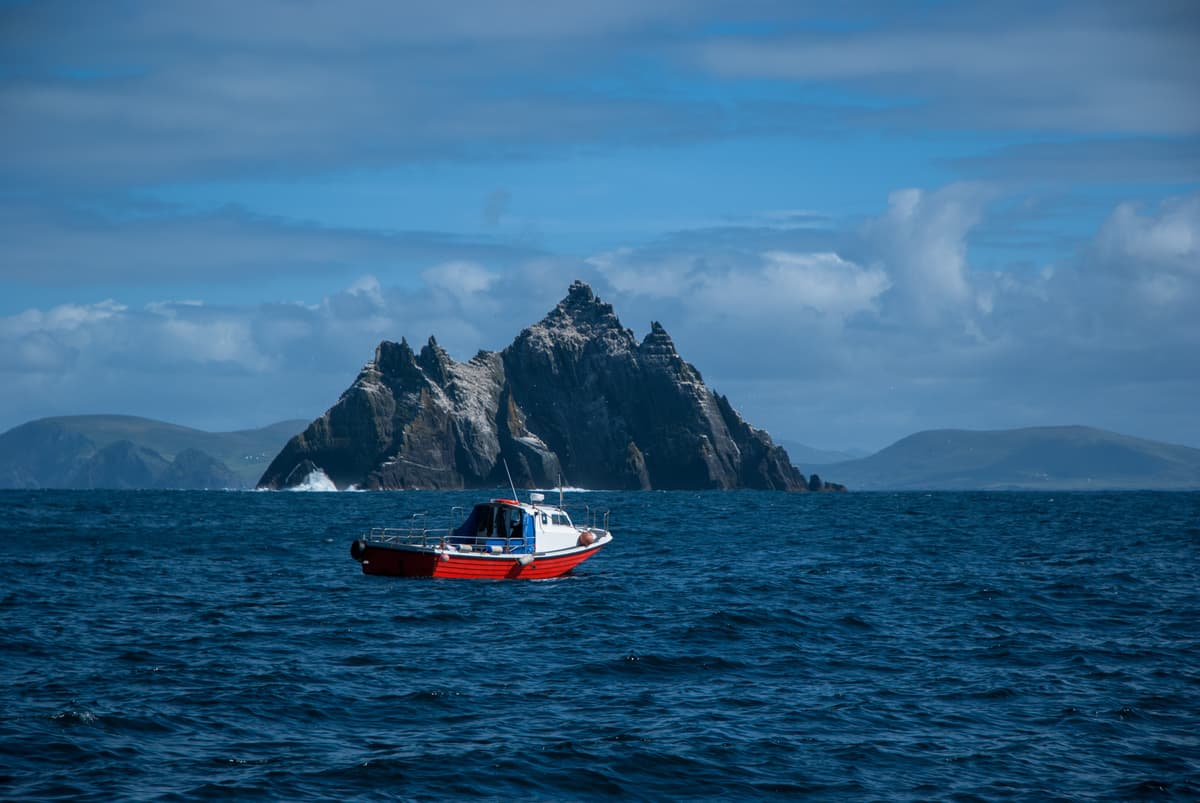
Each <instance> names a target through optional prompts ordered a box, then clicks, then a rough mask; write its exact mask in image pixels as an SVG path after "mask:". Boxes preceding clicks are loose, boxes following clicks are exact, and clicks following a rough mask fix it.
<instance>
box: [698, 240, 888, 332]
mask: <svg viewBox="0 0 1200 803" xmlns="http://www.w3.org/2000/svg"><path fill="white" fill-rule="evenodd" d="M889 285H890V282H889V280H888V278H887V276H886V275H885V274H884V273H883V271H881V270H879V269H877V268H863V267H861V266H859V265H856V264H854V263H853V262H849V261H847V260H845V259H842V258H841V257H840V256H838V255H837V254H833V253H815V254H803V253H790V252H786V251H770V252H767V253H765V254H763V255H762V265H761V266H760V267H758V268H756V269H752V270H731V271H728V272H723V273H718V274H711V275H708V276H705V277H704V278H703V279H702V280H701V281H700V282H699V286H698V288H697V291H696V301H697V302H698V303H700V304H703V305H705V306H707V307H708V308H709V309H710V310H713V311H714V312H721V313H724V314H726V315H732V316H735V317H741V318H745V319H747V320H752V321H755V322H760V323H761V322H765V321H771V320H773V321H775V322H776V323H778V322H780V318H781V317H783V318H788V317H801V316H804V315H805V314H806V313H809V314H811V313H816V314H817V315H818V316H820V317H823V318H825V319H827V320H830V321H834V322H837V323H840V322H842V321H844V320H845V319H846V318H847V317H849V316H851V315H853V314H854V313H857V312H866V311H873V310H875V308H876V306H877V302H878V299H879V297H880V295H881V294H882V293H883V292H884V291H885V290H887V289H888V287H889Z"/></svg>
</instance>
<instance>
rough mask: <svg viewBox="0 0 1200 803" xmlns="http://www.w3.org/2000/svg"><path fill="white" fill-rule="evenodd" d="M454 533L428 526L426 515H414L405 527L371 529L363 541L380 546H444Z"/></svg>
mask: <svg viewBox="0 0 1200 803" xmlns="http://www.w3.org/2000/svg"><path fill="white" fill-rule="evenodd" d="M453 532H454V527H453V526H449V527H443V526H432V527H431V526H430V525H429V515H428V513H425V512H421V513H414V514H413V515H412V518H411V519H410V521H409V524H408V526H406V527H372V528H371V529H370V530H368V531H367V532H366V533H365V536H364V537H365V540H367V541H374V542H375V543H380V544H404V545H407V546H437V545H439V544H442V545H444V544H445V542H446V539H447V538H449V537H450V534H451V533H453Z"/></svg>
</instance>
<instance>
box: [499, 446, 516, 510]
mask: <svg viewBox="0 0 1200 803" xmlns="http://www.w3.org/2000/svg"><path fill="white" fill-rule="evenodd" d="M500 462H501V463H503V464H504V473H505V474H507V475H508V487H509V488H512V492H513V500H514V501H519V497H518V496H517V486H515V485H513V481H512V472H511V471H509V470H508V461H507V460H505V459H504V458H503V457H501V458H500Z"/></svg>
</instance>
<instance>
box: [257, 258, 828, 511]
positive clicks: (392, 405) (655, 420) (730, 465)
mask: <svg viewBox="0 0 1200 803" xmlns="http://www.w3.org/2000/svg"><path fill="white" fill-rule="evenodd" d="M505 463H507V465H508V468H509V470H510V471H511V473H512V479H513V481H514V482H515V483H516V484H517V485H518V486H520V487H541V488H553V487H555V486H557V485H559V484H560V483H561V484H564V485H568V486H576V487H585V488H606V489H614V490H616V489H643V490H648V489H709V488H713V489H731V488H759V489H773V490H788V491H806V490H809V489H810V484H811V483H810V482H809V481H808V480H806V479H805V478H804V476H803V475H801V474H800V472H799V471H798V470H797V469H796V468H795V467H794V466H792V464H791V461H790V460H789V459H788V455H787V453H786V452H785V451H784V450H783V449H782V448H781V447H779V446H776V445H774V444H773V443H772V442H771V438H770V436H769V435H767V433H766V432H763V431H762V430H758V429H755V428H754V427H752V426H750V425H749V424H747V423H746V422H745V421H744V420H742V418H741V416H740V415H738V413H737V412H736V411H735V410H734V409H733V407H732V406H731V405H730V403H729V400H728V399H726V398H725V397H724V396H720V395H718V394H716V393H714V392H713V391H711V390H709V388H708V387H706V386H705V384H704V380H703V379H702V378H701V376H700V373H699V371H697V370H696V369H695V368H694V367H693V366H692V365H690V364H689V363H687V362H685V361H684V360H683V359H682V358H681V357H680V356H679V354H678V353H677V352H676V350H675V345H674V343H673V342H672V341H671V338H670V336H669V335H668V334H667V332H666V330H665V329H663V327H662V326H661V325H659V324H658V323H657V322H656V323H653V324H652V325H651V328H650V333H649V334H648V335H646V337H645V338H644V339H643V340H642V341H641V342H640V343H639V342H638V341H637V339H636V338H635V337H634V334H633V332H632V331H631V330H629V329H626V328H625V327H624V326H622V325H621V322H620V320H618V318H617V316H616V314H615V313H614V311H613V308H612V305H610V304H607V303H604V302H603V301H601V300H600V299H599V298H597V297H596V295H595V293H593V292H592V289H591V288H590V287H589V286H588V285H586V284H584V283H582V282H578V281H577V282H575V283H573V284H572V285H571V287H570V289H569V291H568V293H567V296H566V298H564V299H563V300H562V301H561V302H560V303H559V304H558V306H556V307H555V308H554V309H553V310H552V311H551V312H550V313H549V314H548V315H547V316H546V317H545V318H544V319H542V321H541V322H539V323H537V324H534V325H533V326H530V327H529V328H527V329H525V330H524V331H522V332H521V333H520V334H519V335H518V336H517V338H516V340H514V341H513V343H512V344H511V345H510V346H508V348H506V349H504V350H503V351H501V352H488V351H481V352H479V353H478V354H476V355H475V356H474V357H473V358H471V359H470V360H468V361H467V362H465V363H459V362H456V361H455V360H453V359H451V357H450V356H449V355H448V354H447V353H446V352H445V351H444V350H443V349H442V348H441V347H440V346H439V345H438V344H437V341H436V340H434V339H433V338H432V337H431V338H430V339H429V342H428V343H427V344H426V345H425V346H424V347H422V348H421V350H420V352H419V353H418V352H414V351H413V349H412V348H411V347H410V346H409V345H408V343H407V341H404V340H401V342H400V343H394V342H390V341H384V342H382V343H380V344H379V346H378V348H376V350H375V359H373V360H372V361H370V362H368V363H367V364H366V365H365V366H363V369H362V371H361V372H360V373H359V375H358V378H357V379H355V381H354V384H353V385H351V386H350V388H349V389H348V390H346V391H345V392H344V393H343V394H342V396H341V398H339V399H338V401H337V403H336V404H334V405H333V407H331V408H330V409H329V410H328V411H327V412H326V413H325V414H324V415H322V416H321V417H320V418H318V419H317V420H315V421H313V422H312V423H311V424H310V425H309V426H308V428H307V429H305V430H304V432H302V433H301V434H299V435H297V436H295V437H294V438H292V439H291V440H290V441H289V442H288V443H287V445H286V446H285V447H284V449H283V451H281V452H280V453H279V455H278V456H277V457H276V458H275V459H274V461H272V463H271V464H270V466H269V467H268V468H267V470H266V472H265V473H264V474H263V476H262V479H261V480H260V481H259V487H261V488H286V487H294V486H296V485H300V484H302V483H304V482H306V481H308V480H309V478H310V476H312V475H313V474H314V472H317V471H320V472H323V473H324V475H325V476H327V477H328V478H329V480H331V481H332V482H333V483H334V484H335V485H336V486H337V487H338V488H347V487H351V486H354V487H358V488H364V489H402V488H412V489H416V488H422V489H457V488H474V487H496V486H498V485H507V484H508V480H507V477H506V474H505V467H504V464H505ZM813 479H814V480H815V479H817V478H816V477H813ZM837 488H838V486H827V485H826V484H824V483H820V481H819V480H818V483H817V486H816V488H814V490H827V489H837Z"/></svg>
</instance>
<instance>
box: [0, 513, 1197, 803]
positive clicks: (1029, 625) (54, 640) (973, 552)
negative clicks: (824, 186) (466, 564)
mask: <svg viewBox="0 0 1200 803" xmlns="http://www.w3.org/2000/svg"><path fill="white" fill-rule="evenodd" d="M490 495H500V496H508V495H509V494H507V493H502V492H500V491H497V492H495V493H493V494H490ZM487 496H489V494H488V493H486V492H485V493H482V494H480V493H433V492H396V493H288V492H280V493H254V492H183V491H181V492H130V491H95V492H84V491H80V492H70V491H39V492H23V491H5V492H0V681H2V683H0V712H2V717H0V797H3V798H5V799H12V800H53V799H64V800H68V799H69V800H103V801H109V800H155V801H158V800H163V801H173V800H203V799H208V798H222V799H230V798H231V799H238V800H255V799H267V800H296V799H330V800H356V799H363V800H375V799H386V800H443V799H455V800H458V799H482V800H581V799H598V798H619V799H623V800H624V799H635V800H717V799H722V800H731V799H750V800H761V799H782V798H805V799H812V800H849V801H859V800H949V801H972V800H986V801H992V800H1030V801H1047V800H1072V801H1075V800H1122V799H1153V800H1160V799H1161V800H1197V799H1200V494H1197V493H1115V494H1109V493H934V494H923V493H904V494H886V493H850V494H785V493H767V492H752V491H743V492H706V493H683V492H671V493H667V492H663V493H607V492H593V493H578V494H568V502H569V503H570V502H576V503H579V504H588V505H591V506H592V507H607V508H609V509H610V510H611V528H612V530H613V533H614V536H615V540H614V541H613V543H612V544H610V545H609V546H608V547H606V548H605V549H604V551H602V552H601V553H600V554H599V555H597V556H596V557H594V558H592V559H591V560H590V561H588V562H586V563H584V564H583V565H582V566H581V567H579V568H578V569H577V570H576V572H575V573H574V574H573V575H571V576H568V577H565V578H562V579H558V580H550V581H542V582H522V581H507V582H479V581H456V580H405V579H396V578H382V577H366V576H364V575H362V574H361V572H360V568H359V565H358V564H357V563H356V562H355V561H353V560H352V559H351V558H350V554H349V546H350V543H351V541H352V540H353V538H354V537H355V536H357V535H358V534H359V533H360V532H361V531H362V530H364V529H366V528H368V527H370V526H375V525H395V524H399V523H402V522H404V521H405V520H406V519H409V518H410V517H411V516H412V515H413V514H414V513H418V512H421V511H428V512H429V513H430V514H431V515H432V514H436V513H441V512H448V511H449V509H450V508H451V507H452V506H454V505H468V504H470V503H471V502H473V501H475V500H476V499H480V498H486V497H487Z"/></svg>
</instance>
